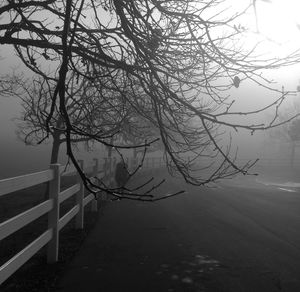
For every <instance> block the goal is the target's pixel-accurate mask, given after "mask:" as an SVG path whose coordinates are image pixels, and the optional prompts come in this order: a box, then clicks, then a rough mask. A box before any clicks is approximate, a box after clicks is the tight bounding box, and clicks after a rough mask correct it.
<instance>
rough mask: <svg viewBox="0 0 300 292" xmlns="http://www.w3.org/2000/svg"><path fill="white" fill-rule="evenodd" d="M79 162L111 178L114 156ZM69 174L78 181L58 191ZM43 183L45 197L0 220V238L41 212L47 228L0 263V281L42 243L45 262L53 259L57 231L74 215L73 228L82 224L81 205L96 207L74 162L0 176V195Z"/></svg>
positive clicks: (153, 161) (156, 162) (155, 161)
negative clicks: (65, 208) (64, 209)
mask: <svg viewBox="0 0 300 292" xmlns="http://www.w3.org/2000/svg"><path fill="white" fill-rule="evenodd" d="M125 161H126V163H127V165H128V168H129V170H133V169H134V168H135V167H137V166H138V163H139V162H138V160H137V159H134V158H132V159H129V158H126V160H125ZM79 163H80V165H81V168H82V169H83V171H84V173H85V174H87V175H88V176H89V177H98V178H101V179H104V180H105V181H106V183H107V184H110V183H111V182H112V181H113V174H114V169H115V166H116V163H117V160H116V158H110V159H108V158H105V159H104V162H103V163H102V164H101V167H100V164H99V160H98V159H94V165H92V166H88V167H86V168H85V167H84V163H83V161H80V162H79ZM161 164H162V158H160V157H150V158H146V159H145V161H144V164H143V167H145V168H153V167H159V166H161ZM72 175H77V182H76V183H75V184H73V185H72V186H70V187H68V188H67V189H65V190H63V191H61V178H62V177H64V176H72ZM42 183H47V184H48V187H49V190H48V199H47V200H45V201H44V202H42V203H40V204H38V205H36V206H34V207H32V208H30V209H28V210H26V211H24V212H22V213H20V214H18V215H16V216H14V217H12V218H10V219H8V220H6V221H4V222H2V223H0V241H1V240H3V239H5V238H6V237H8V236H10V235H12V234H13V233H15V232H17V231H18V230H20V229H21V228H23V227H25V226H27V225H28V224H30V223H31V222H33V221H34V220H37V219H38V218H40V217H41V216H43V215H46V214H47V215H48V229H47V230H46V231H44V233H42V234H41V235H40V236H39V237H38V238H36V239H34V240H33V241H32V242H31V243H30V244H29V245H27V246H26V247H25V248H23V249H22V250H21V251H19V252H18V253H17V254H16V255H15V256H13V257H12V258H11V259H10V260H8V261H7V262H6V263H4V264H3V265H2V266H1V267H0V285H1V284H2V283H3V282H4V281H5V280H6V279H7V278H9V277H10V276H11V275H12V274H13V273H15V272H16V271H17V270H18V269H19V268H20V267H21V266H22V265H23V264H25V263H26V262H27V261H28V260H29V259H30V258H31V257H32V256H34V255H35V254H36V253H37V252H38V251H39V250H40V249H42V248H43V247H45V246H47V261H48V263H53V262H56V261H57V260H58V251H59V244H58V243H59V232H60V231H61V230H62V229H63V227H65V226H66V225H67V224H68V223H69V222H70V221H71V220H72V219H73V218H74V217H75V226H76V228H78V229H82V228H83V226H84V208H85V206H87V205H88V204H89V203H91V206H92V211H97V208H98V207H97V206H98V204H97V200H96V199H95V197H94V195H93V194H91V193H90V194H85V189H84V186H83V183H82V181H81V179H80V177H79V175H78V174H77V171H76V169H75V167H74V166H68V167H66V166H61V165H59V164H52V165H51V166H50V169H48V170H45V171H41V172H37V173H32V174H26V175H22V176H18V177H14V178H8V179H4V180H0V196H4V195H9V194H11V193H13V192H16V191H20V190H23V189H26V188H29V187H33V186H36V185H39V184H42ZM73 196H75V205H74V206H73V207H72V208H71V209H70V210H69V211H67V213H66V214H64V215H63V216H62V217H60V214H59V211H60V204H61V203H63V202H64V201H66V200H67V199H69V198H71V197H73Z"/></svg>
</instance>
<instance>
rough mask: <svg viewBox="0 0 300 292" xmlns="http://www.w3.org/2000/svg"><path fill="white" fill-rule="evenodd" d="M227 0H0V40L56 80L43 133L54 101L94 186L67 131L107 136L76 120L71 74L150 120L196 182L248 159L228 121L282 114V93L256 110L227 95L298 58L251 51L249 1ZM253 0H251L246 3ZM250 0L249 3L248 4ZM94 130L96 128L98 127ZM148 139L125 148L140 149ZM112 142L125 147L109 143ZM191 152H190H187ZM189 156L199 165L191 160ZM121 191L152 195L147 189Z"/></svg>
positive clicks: (171, 165) (173, 161)
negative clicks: (231, 6)
mask: <svg viewBox="0 0 300 292" xmlns="http://www.w3.org/2000/svg"><path fill="white" fill-rule="evenodd" d="M224 5H226V1H220V0H212V1H211V0H210V1H208V0H207V1H192V0H177V1H159V0H143V1H139V0H136V1H134V0H65V1H62V0H41V1H35V0H23V1H16V0H5V1H3V2H2V4H1V6H0V17H1V23H0V44H5V45H13V46H14V48H15V51H16V53H17V55H18V57H19V58H20V59H21V60H22V61H23V62H24V64H25V65H26V66H27V67H28V68H29V69H30V70H31V71H32V72H34V73H35V74H38V75H40V76H42V77H43V78H44V79H45V80H51V82H54V83H55V84H56V85H55V88H54V90H53V94H52V97H51V106H50V108H49V110H47V117H46V120H45V125H46V129H45V131H46V133H47V134H49V135H50V132H51V128H52V127H55V125H53V124H52V120H53V116H54V114H55V110H56V108H58V110H59V113H60V116H61V117H62V119H63V128H61V129H60V130H61V133H62V134H63V135H64V136H65V139H66V145H67V154H68V155H69V157H70V158H71V160H72V162H73V163H74V165H75V166H76V168H77V169H78V171H79V173H80V174H81V176H82V178H83V180H84V182H85V185H86V187H87V188H89V189H90V190H91V191H94V192H97V191H98V190H99V189H106V190H108V191H111V192H112V193H114V194H115V195H117V191H116V190H109V187H108V186H102V187H97V186H96V185H95V184H93V182H92V181H90V180H89V179H88V178H86V177H85V175H84V173H83V172H82V171H81V169H80V166H79V165H78V163H77V162H76V157H75V156H74V153H73V151H72V143H71V141H72V135H76V136H78V137H80V136H83V137H88V138H90V139H95V140H96V141H98V142H99V143H103V144H107V143H108V142H107V139H104V138H103V137H102V136H101V135H99V133H100V132H101V131H102V129H101V127H102V125H101V124H100V125H98V130H97V131H94V132H89V131H87V130H86V129H85V128H80V127H77V125H76V123H75V122H74V121H73V120H72V118H71V111H70V109H69V108H68V106H67V104H68V103H67V98H68V95H67V93H68V91H69V90H70V84H69V83H68V82H67V80H68V78H69V76H70V75H75V76H77V78H78V79H79V80H88V82H90V84H92V86H94V87H95V88H96V89H97V90H98V91H102V92H105V95H106V96H107V98H109V99H110V100H111V101H112V103H113V100H114V99H115V98H118V99H119V98H121V100H122V104H123V105H124V108H132V109H134V111H135V113H137V114H139V115H140V116H141V117H143V119H146V120H147V121H149V123H151V124H152V125H153V127H154V128H155V129H157V133H158V136H159V138H160V140H161V143H162V144H163V147H164V157H165V161H166V164H167V166H168V169H169V171H170V172H171V173H175V172H178V173H179V174H181V175H182V176H183V177H184V179H185V180H186V181H187V182H188V183H191V184H194V185H203V184H207V183H210V182H213V181H215V180H217V179H220V178H225V177H230V176H233V175H235V174H238V173H242V174H247V173H248V172H249V169H250V168H251V166H252V165H253V163H255V161H249V162H247V163H245V164H243V165H238V164H237V161H236V157H237V155H236V151H235V149H234V147H232V145H231V139H230V138H229V139H228V138H224V137H228V136H226V135H229V134H228V133H229V131H228V130H230V129H232V130H236V131H238V130H239V129H245V130H248V131H250V132H254V131H257V130H265V129H268V128H271V127H275V126H276V125H277V124H280V123H282V121H278V119H277V118H278V115H277V110H278V107H279V106H280V104H281V103H282V102H283V100H284V98H285V96H286V95H285V94H281V92H280V91H277V92H276V90H274V94H276V95H277V98H276V99H275V100H274V102H272V103H271V104H270V105H268V106H266V107H264V108H258V109H257V110H255V111H247V109H246V110H245V111H244V112H242V111H239V112H236V111H234V110H232V105H233V103H234V101H233V100H231V98H230V96H229V95H228V90H229V89H230V88H232V87H236V88H238V87H241V86H242V85H243V82H244V81H245V80H250V81H252V82H253V83H254V84H257V85H259V86H264V87H266V88H269V89H270V90H273V89H272V88H271V87H270V84H269V81H268V80H267V79H266V78H265V77H264V75H263V74H262V70H263V69H276V68H279V67H281V66H288V65H291V64H294V63H296V62H297V61H299V54H298V52H296V53H293V54H291V55H288V56H286V58H284V59H278V58H276V57H275V56H274V57H272V56H264V57H262V56H259V55H258V54H257V55H256V53H255V52H256V51H255V48H256V47H255V45H254V46H253V47H252V48H245V47H243V37H244V34H245V33H246V31H245V28H243V26H242V25H240V24H239V19H240V18H241V17H242V16H243V14H244V13H245V11H246V10H243V11H241V12H240V13H234V14H232V15H230V14H228V11H227V10H226V9H225V10H224V7H225V6H224ZM248 8H249V9H251V8H252V7H251V5H250V6H249V7H248ZM246 9H247V8H246ZM272 107H273V108H274V118H272V119H271V120H270V121H266V122H265V123H251V124H244V123H241V122H239V119H238V117H240V116H245V115H249V116H250V115H254V114H257V113H259V112H262V111H265V110H269V109H270V108H272ZM98 131H100V132H98ZM151 143H152V141H145V142H144V143H141V144H139V145H135V146H133V145H130V146H128V147H140V148H145V151H146V149H147V147H148V146H149V145H150V144H151ZM111 146H113V147H115V148H116V149H120V148H122V147H126V146H123V145H117V144H113V145H111ZM188 157H189V158H188ZM195 161H197V162H199V161H200V165H201V166H200V167H198V168H197V169H195V167H194V165H193V164H194V163H195ZM124 197H128V198H133V199H144V200H153V195H151V194H148V193H147V194H145V193H143V194H139V193H138V192H129V191H128V193H125V195H124Z"/></svg>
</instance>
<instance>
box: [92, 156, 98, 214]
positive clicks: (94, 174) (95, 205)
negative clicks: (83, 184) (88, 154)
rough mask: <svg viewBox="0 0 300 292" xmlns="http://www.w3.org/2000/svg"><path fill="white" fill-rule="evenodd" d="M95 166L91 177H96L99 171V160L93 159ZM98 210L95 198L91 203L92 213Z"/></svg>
mask: <svg viewBox="0 0 300 292" xmlns="http://www.w3.org/2000/svg"><path fill="white" fill-rule="evenodd" d="M94 161H95V165H94V170H93V176H97V174H98V171H99V160H98V158H94ZM97 210H98V201H97V200H96V198H94V199H93V201H92V212H97Z"/></svg>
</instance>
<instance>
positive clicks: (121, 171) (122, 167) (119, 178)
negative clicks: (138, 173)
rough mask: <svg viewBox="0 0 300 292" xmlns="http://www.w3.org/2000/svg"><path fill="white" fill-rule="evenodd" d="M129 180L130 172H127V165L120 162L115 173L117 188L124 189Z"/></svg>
mask: <svg viewBox="0 0 300 292" xmlns="http://www.w3.org/2000/svg"><path fill="white" fill-rule="evenodd" d="M128 180H129V172H128V170H127V165H126V164H125V163H124V162H123V161H120V162H118V163H117V165H116V171H115V181H116V184H117V187H119V188H123V187H124V186H125V185H126V183H127V181H128Z"/></svg>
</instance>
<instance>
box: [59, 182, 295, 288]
mask: <svg viewBox="0 0 300 292" xmlns="http://www.w3.org/2000/svg"><path fill="white" fill-rule="evenodd" d="M182 188H184V189H186V190H187V194H185V195H181V196H178V197H174V198H170V199H168V200H166V201H160V202H156V203H140V202H133V201H118V202H114V203H110V204H109V205H108V206H106V207H105V208H104V211H103V213H102V214H101V215H99V216H100V217H99V221H98V223H97V226H96V228H95V229H94V230H93V231H92V233H91V235H90V236H89V238H88V239H87V240H86V242H85V243H84V246H83V248H82V249H81V251H80V252H79V254H78V255H77V256H76V257H75V259H74V261H73V262H72V263H71V264H70V266H69V268H68V269H67V271H66V273H65V275H64V277H63V279H62V281H61V282H60V290H58V291H72V292H76V291H87V292H93V291H97V292H99V291H103V292H110V291H113V292H118V291H120V292H127V291H152V292H159V291H213V292H217V291H232V292H240V291H253V292H254V291H255V292H260V291H264V292H268V291H271V292H277V291H292V292H297V291H300V192H298V189H297V188H289V187H287V186H284V187H281V186H278V185H274V184H273V185H272V184H269V183H268V182H263V183H262V182H261V181H259V180H257V181H255V180H254V179H245V180H230V181H226V182H224V183H221V184H218V185H216V187H214V188H195V187H190V186H186V185H185V184H184V183H183V182H182V181H179V180H173V181H171V182H169V184H168V185H166V186H165V188H164V189H163V190H162V191H163V192H168V191H172V190H173V191H174V190H176V191H178V190H180V189H182Z"/></svg>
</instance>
